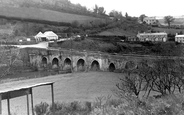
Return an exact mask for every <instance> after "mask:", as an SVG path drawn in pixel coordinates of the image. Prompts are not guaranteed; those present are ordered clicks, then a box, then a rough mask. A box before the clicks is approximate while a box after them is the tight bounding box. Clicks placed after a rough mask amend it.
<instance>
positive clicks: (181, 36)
mask: <svg viewBox="0 0 184 115" xmlns="http://www.w3.org/2000/svg"><path fill="white" fill-rule="evenodd" d="M175 37H184V35H176V36H175Z"/></svg>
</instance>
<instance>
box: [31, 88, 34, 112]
mask: <svg viewBox="0 0 184 115" xmlns="http://www.w3.org/2000/svg"><path fill="white" fill-rule="evenodd" d="M31 107H32V115H34V105H33V89H32V88H31Z"/></svg>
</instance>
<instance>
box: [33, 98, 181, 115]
mask: <svg viewBox="0 0 184 115" xmlns="http://www.w3.org/2000/svg"><path fill="white" fill-rule="evenodd" d="M53 107H54V108H55V114H54V113H53ZM34 110H35V113H36V115H45V114H46V115H183V114H184V97H183V95H177V96H176V95H168V96H164V97H161V98H154V97H149V98H147V99H141V100H140V99H137V98H135V97H133V96H130V95H129V96H125V97H124V98H119V99H111V96H107V97H103V96H102V97H97V98H96V100H95V101H94V102H78V101H74V102H72V103H59V102H57V103H55V105H54V106H52V105H49V104H47V103H43V102H41V103H40V104H38V105H36V106H35V109H34Z"/></svg>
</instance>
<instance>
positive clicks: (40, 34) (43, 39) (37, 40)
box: [34, 32, 46, 42]
mask: <svg viewBox="0 0 184 115" xmlns="http://www.w3.org/2000/svg"><path fill="white" fill-rule="evenodd" d="M34 37H35V39H36V42H40V41H46V36H45V35H44V34H43V33H42V32H39V33H38V34H37V35H36V36H34Z"/></svg>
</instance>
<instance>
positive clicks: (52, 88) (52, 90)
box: [51, 83, 55, 114]
mask: <svg viewBox="0 0 184 115" xmlns="http://www.w3.org/2000/svg"><path fill="white" fill-rule="evenodd" d="M51 92H52V107H53V114H54V113H55V106H54V87H53V83H52V84H51Z"/></svg>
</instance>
